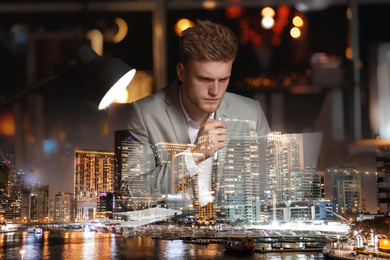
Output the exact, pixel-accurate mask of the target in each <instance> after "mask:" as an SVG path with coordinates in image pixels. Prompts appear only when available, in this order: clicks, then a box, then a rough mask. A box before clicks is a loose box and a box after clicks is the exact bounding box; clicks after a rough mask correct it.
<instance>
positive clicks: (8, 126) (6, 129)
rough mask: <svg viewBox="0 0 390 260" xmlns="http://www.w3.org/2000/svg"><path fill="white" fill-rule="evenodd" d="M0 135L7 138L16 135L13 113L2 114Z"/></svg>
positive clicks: (0, 117)
mask: <svg viewBox="0 0 390 260" xmlns="http://www.w3.org/2000/svg"><path fill="white" fill-rule="evenodd" d="M0 134H1V135H6V136H13V135H14V134H15V122H14V116H13V113H12V111H6V112H5V113H2V114H0Z"/></svg>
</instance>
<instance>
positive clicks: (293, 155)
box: [265, 132, 305, 205]
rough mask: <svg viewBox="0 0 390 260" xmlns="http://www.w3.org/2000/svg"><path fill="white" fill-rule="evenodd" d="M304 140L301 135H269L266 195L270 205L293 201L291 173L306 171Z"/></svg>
mask: <svg viewBox="0 0 390 260" xmlns="http://www.w3.org/2000/svg"><path fill="white" fill-rule="evenodd" d="M304 169H305V167H304V163H303V140H302V135H299V134H284V135H282V134H281V133H280V132H272V133H270V134H268V135H267V148H266V183H267V188H266V194H265V196H266V197H265V199H266V203H267V204H268V205H272V204H275V203H276V204H277V205H278V204H285V203H286V202H287V203H288V202H289V201H291V199H292V192H293V189H292V186H291V176H290V175H291V173H292V172H300V171H301V170H304Z"/></svg>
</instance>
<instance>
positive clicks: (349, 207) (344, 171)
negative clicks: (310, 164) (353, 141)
mask: <svg viewBox="0 0 390 260" xmlns="http://www.w3.org/2000/svg"><path fill="white" fill-rule="evenodd" d="M329 171H330V172H331V173H332V177H333V185H332V186H333V200H334V201H335V202H336V207H337V212H338V213H340V214H343V215H345V216H346V217H349V216H350V215H351V214H356V213H364V212H366V201H365V195H364V194H365V189H364V181H363V178H362V175H363V173H361V172H359V171H358V170H356V169H355V168H354V167H353V166H352V165H339V166H337V167H334V168H332V169H330V170H329Z"/></svg>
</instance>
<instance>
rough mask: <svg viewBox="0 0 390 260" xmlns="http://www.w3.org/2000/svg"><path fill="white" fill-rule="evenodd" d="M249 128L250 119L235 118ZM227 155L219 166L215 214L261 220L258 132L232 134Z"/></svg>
mask: <svg viewBox="0 0 390 260" xmlns="http://www.w3.org/2000/svg"><path fill="white" fill-rule="evenodd" d="M236 123H241V124H244V123H246V124H247V125H248V126H246V127H247V128H248V129H250V127H249V124H250V122H248V121H246V122H241V121H236ZM228 139H229V141H228V143H227V149H226V154H224V155H222V152H221V155H222V156H221V157H222V158H224V161H223V162H221V161H219V162H218V164H219V165H217V167H223V170H222V176H221V179H220V181H218V182H216V190H217V191H219V194H217V195H216V197H217V200H216V214H217V220H218V221H221V222H229V223H234V222H246V223H248V224H258V223H260V222H261V210H260V173H259V143H258V136H257V134H256V132H250V131H248V134H246V135H242V134H241V135H238V134H234V133H232V134H230V135H229V136H228Z"/></svg>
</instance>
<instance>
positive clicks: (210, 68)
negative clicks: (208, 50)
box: [177, 60, 233, 116]
mask: <svg viewBox="0 0 390 260" xmlns="http://www.w3.org/2000/svg"><path fill="white" fill-rule="evenodd" d="M232 65H233V61H195V60H192V61H190V62H189V63H188V64H187V66H185V67H184V65H183V64H181V63H179V64H178V66H177V74H178V77H179V79H180V81H181V82H183V90H182V91H183V92H182V101H183V105H184V107H185V109H186V111H187V113H188V114H189V115H190V116H200V115H202V114H207V115H208V114H210V113H212V112H215V111H217V109H218V108H219V106H220V104H221V101H222V98H223V96H224V94H225V92H226V89H227V87H228V84H229V79H230V74H231V70H232Z"/></svg>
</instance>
